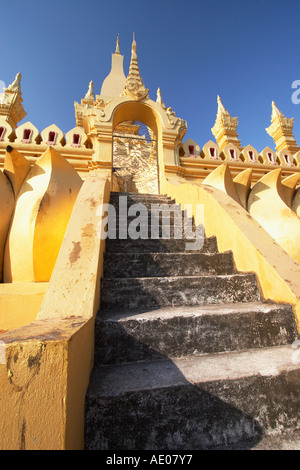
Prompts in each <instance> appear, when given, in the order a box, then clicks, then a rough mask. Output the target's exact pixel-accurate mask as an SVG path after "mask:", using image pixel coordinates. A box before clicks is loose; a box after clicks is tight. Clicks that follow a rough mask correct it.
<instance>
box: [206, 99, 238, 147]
mask: <svg viewBox="0 0 300 470" xmlns="http://www.w3.org/2000/svg"><path fill="white" fill-rule="evenodd" d="M217 102H218V111H217V117H216V122H215V125H214V127H213V128H212V129H211V131H212V133H213V135H214V136H215V138H216V141H217V144H218V146H219V147H220V149H221V150H223V148H224V147H225V146H226V145H227V144H229V143H231V144H234V145H235V146H236V147H237V148H238V149H240V148H241V143H240V141H239V138H238V134H237V131H236V129H237V126H238V118H237V117H232V116H231V115H230V114H229V112H228V111H227V109H225V107H224V105H223V103H222V101H221V98H220V96H219V95H218V97H217Z"/></svg>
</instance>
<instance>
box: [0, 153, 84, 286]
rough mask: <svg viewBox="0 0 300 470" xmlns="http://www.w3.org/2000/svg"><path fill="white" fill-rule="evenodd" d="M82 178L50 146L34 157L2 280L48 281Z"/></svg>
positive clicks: (20, 196)
mask: <svg viewBox="0 0 300 470" xmlns="http://www.w3.org/2000/svg"><path fill="white" fill-rule="evenodd" d="M81 185H82V180H81V178H80V177H79V175H78V174H77V172H76V171H75V170H74V169H73V168H72V166H71V165H70V164H69V163H68V162H67V160H66V159H65V158H64V157H62V156H61V155H60V154H59V153H58V152H56V151H55V150H54V149H53V148H51V147H49V148H48V149H47V150H46V152H45V153H44V154H43V155H42V156H41V157H40V158H39V159H38V160H37V161H36V163H35V164H34V165H33V166H32V168H31V169H30V171H29V173H28V175H27V176H26V178H25V180H24V182H23V184H22V186H21V188H20V191H19V194H18V197H17V200H16V207H15V213H14V217H13V219H12V223H11V227H10V232H9V235H8V239H7V244H6V248H5V255H4V271H3V278H4V282H24V281H29V282H31V281H36V282H41V281H46V282H47V281H49V280H50V277H51V273H52V270H53V268H54V265H55V261H56V258H57V255H58V252H59V249H60V246H61V243H62V240H63V237H64V234H65V231H66V228H67V225H68V222H69V218H70V215H71V212H72V209H73V205H74V203H75V200H76V198H77V195H78V192H79V190H80V187H81Z"/></svg>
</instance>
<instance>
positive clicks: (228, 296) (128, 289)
mask: <svg viewBox="0 0 300 470" xmlns="http://www.w3.org/2000/svg"><path fill="white" fill-rule="evenodd" d="M116 293H117V295H116ZM258 300H260V294H259V291H258V287H257V283H256V277H255V275H254V274H231V275H225V276H198V277H197V276H185V277H157V278H151V277H147V278H128V279H125V278H116V279H110V278H104V279H102V286H101V308H102V309H103V310H116V309H120V308H123V309H128V310H129V309H131V308H140V307H143V308H149V307H152V308H155V307H162V306H165V307H166V306H173V307H177V306H182V305H204V304H217V303H231V302H255V301H258Z"/></svg>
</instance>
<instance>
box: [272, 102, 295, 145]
mask: <svg viewBox="0 0 300 470" xmlns="http://www.w3.org/2000/svg"><path fill="white" fill-rule="evenodd" d="M293 126H294V118H287V117H285V115H284V114H283V113H282V112H281V111H279V109H278V108H277V106H276V104H275V103H274V101H272V114H271V125H270V126H269V127H268V128H267V129H266V131H267V133H268V134H269V135H270V136H271V137H272V138H273V139H274V142H275V146H276V152H280V150H283V149H285V150H286V151H288V152H291V154H294V153H296V152H298V150H299V147H298V145H297V142H296V140H295V138H294V135H293Z"/></svg>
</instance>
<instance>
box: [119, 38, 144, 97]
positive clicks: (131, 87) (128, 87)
mask: <svg viewBox="0 0 300 470" xmlns="http://www.w3.org/2000/svg"><path fill="white" fill-rule="evenodd" d="M148 92H149V90H148V89H146V88H145V86H144V83H143V80H142V77H141V75H140V69H139V65H138V59H137V46H136V42H135V35H134V33H133V41H132V47H131V60H130V66H129V74H128V77H127V79H126V83H125V87H124V91H123V93H124V94H125V95H128V94H129V95H130V96H132V97H133V98H134V99H137V100H140V99H142V98H145V97H146V96H148Z"/></svg>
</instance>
